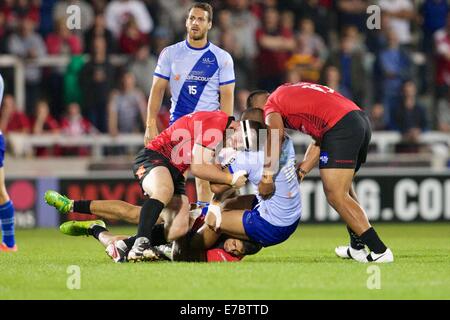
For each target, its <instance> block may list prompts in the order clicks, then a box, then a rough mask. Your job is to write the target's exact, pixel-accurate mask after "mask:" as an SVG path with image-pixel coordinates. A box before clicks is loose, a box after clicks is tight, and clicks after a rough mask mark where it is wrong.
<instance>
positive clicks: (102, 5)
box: [89, 0, 108, 15]
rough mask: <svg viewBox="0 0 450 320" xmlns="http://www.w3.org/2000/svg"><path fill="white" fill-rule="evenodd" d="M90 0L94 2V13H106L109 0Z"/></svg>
mask: <svg viewBox="0 0 450 320" xmlns="http://www.w3.org/2000/svg"><path fill="white" fill-rule="evenodd" d="M89 2H90V3H91V4H92V8H93V9H94V13H95V14H96V15H97V14H100V13H104V12H105V10H106V5H107V4H108V1H107V0H90V1H89Z"/></svg>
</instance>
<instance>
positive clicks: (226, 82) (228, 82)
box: [219, 79, 236, 86]
mask: <svg viewBox="0 0 450 320" xmlns="http://www.w3.org/2000/svg"><path fill="white" fill-rule="evenodd" d="M233 82H236V79H233V80H230V81H225V82H220V83H219V85H220V86H224V85H226V84H230V83H233Z"/></svg>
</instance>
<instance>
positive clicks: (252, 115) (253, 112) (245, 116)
mask: <svg viewBox="0 0 450 320" xmlns="http://www.w3.org/2000/svg"><path fill="white" fill-rule="evenodd" d="M244 120H252V121H256V122H259V123H262V124H264V111H263V110H262V109H259V108H248V109H246V110H244V112H242V114H241V121H244Z"/></svg>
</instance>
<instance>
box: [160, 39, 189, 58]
mask: <svg viewBox="0 0 450 320" xmlns="http://www.w3.org/2000/svg"><path fill="white" fill-rule="evenodd" d="M183 48H184V41H179V42H177V43H174V44H171V45H170V46H167V47H165V48H164V49H162V51H161V53H160V55H163V54H172V53H174V52H177V51H180V50H182V49H183Z"/></svg>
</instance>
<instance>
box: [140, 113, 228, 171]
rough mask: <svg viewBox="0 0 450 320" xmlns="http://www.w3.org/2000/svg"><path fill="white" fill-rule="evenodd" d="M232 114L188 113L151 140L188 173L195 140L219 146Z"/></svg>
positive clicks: (213, 146)
mask: <svg viewBox="0 0 450 320" xmlns="http://www.w3.org/2000/svg"><path fill="white" fill-rule="evenodd" d="M230 121H231V118H229V117H228V115H227V114H226V113H225V112H223V111H199V112H195V113H191V114H187V115H185V116H183V117H181V118H180V119H178V120H177V121H175V122H174V123H173V124H172V125H171V126H170V127H168V128H167V129H165V130H164V131H163V132H161V133H160V134H159V135H158V136H157V137H155V138H154V139H153V140H152V141H150V142H149V143H148V145H147V146H146V148H147V149H150V150H154V151H156V152H158V153H160V154H162V155H163V156H164V157H166V158H167V159H169V160H170V163H171V164H172V165H173V166H174V167H175V168H177V169H178V170H180V172H181V173H184V172H185V171H186V170H187V169H188V168H189V166H190V163H191V158H192V149H193V148H194V144H195V143H197V144H200V145H202V146H203V147H206V148H209V149H213V150H214V149H216V147H217V146H218V145H219V143H221V142H222V140H223V136H224V133H225V129H226V128H227V127H228V125H229V122H230Z"/></svg>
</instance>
